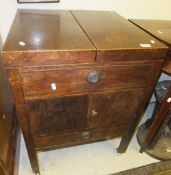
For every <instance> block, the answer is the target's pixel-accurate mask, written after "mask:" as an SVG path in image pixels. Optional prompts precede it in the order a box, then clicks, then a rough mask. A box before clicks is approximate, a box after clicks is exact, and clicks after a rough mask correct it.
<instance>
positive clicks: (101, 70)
mask: <svg viewBox="0 0 171 175" xmlns="http://www.w3.org/2000/svg"><path fill="white" fill-rule="evenodd" d="M167 50H168V48H167V47H166V46H165V45H163V44H162V43H160V42H159V41H158V40H156V39H155V38H153V37H152V36H150V35H149V34H147V33H146V32H144V31H142V30H141V29H139V28H137V27H136V26H134V25H133V24H131V23H130V22H128V21H127V20H125V19H124V18H122V17H121V16H119V15H117V14H116V13H114V12H98V11H48V10H18V12H17V14H16V17H15V19H14V22H13V25H12V28H11V30H10V32H9V35H8V37H7V40H6V42H5V44H4V47H3V51H2V55H3V62H4V65H5V67H6V71H7V74H8V78H9V82H10V86H11V89H12V93H13V98H14V101H15V106H16V109H17V113H18V119H19V122H20V126H21V128H22V132H23V135H24V139H25V143H26V147H27V151H28V155H29V158H30V162H31V166H32V170H33V172H34V173H36V174H39V173H40V171H39V166H38V159H37V152H38V151H45V150H50V149H56V148H63V147H68V146H73V145H80V144H86V143H91V142H96V141H102V140H107V139H111V138H115V137H122V139H121V143H120V146H119V147H118V149H117V151H118V152H119V153H124V152H125V151H126V149H127V147H128V145H129V142H130V140H131V138H132V136H133V133H134V131H135V129H136V127H137V124H138V122H139V120H140V118H141V114H142V113H143V112H144V110H145V108H146V106H147V103H148V101H149V99H150V97H151V94H152V92H153V88H154V86H155V83H156V81H157V79H158V77H159V75H160V70H161V67H162V64H163V62H164V59H165V56H166V54H167Z"/></svg>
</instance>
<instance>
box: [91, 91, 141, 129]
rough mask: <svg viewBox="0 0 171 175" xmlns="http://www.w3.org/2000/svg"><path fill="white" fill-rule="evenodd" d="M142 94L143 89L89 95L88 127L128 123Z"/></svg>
mask: <svg viewBox="0 0 171 175" xmlns="http://www.w3.org/2000/svg"><path fill="white" fill-rule="evenodd" d="M143 96H144V91H143V90H128V91H120V92H108V93H97V94H93V95H89V109H88V127H89V128H98V127H108V126H113V127H114V126H117V127H118V126H122V125H128V124H129V125H130V124H131V120H133V118H134V115H135V113H136V110H137V108H138V106H139V103H140V101H141V100H142V99H143Z"/></svg>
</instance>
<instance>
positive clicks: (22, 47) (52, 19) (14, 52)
mask: <svg viewBox="0 0 171 175" xmlns="http://www.w3.org/2000/svg"><path fill="white" fill-rule="evenodd" d="M95 54H96V49H95V48H94V46H93V45H92V43H91V41H90V40H89V39H88V37H87V36H86V34H85V33H84V31H83V30H82V29H81V27H80V26H79V24H78V23H77V21H76V20H75V19H74V17H73V16H72V14H71V13H70V12H69V11H57V10H18V11H17V14H16V17H15V19H14V22H13V24H12V27H11V30H10V32H9V35H8V37H7V40H6V42H5V45H4V47H3V57H4V63H5V64H6V65H8V66H27V65H54V64H68V63H90V62H94V60H95Z"/></svg>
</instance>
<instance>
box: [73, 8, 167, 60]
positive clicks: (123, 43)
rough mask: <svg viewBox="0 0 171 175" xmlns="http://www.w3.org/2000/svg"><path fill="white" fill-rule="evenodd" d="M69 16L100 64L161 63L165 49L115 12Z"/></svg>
mask: <svg viewBox="0 0 171 175" xmlns="http://www.w3.org/2000/svg"><path fill="white" fill-rule="evenodd" d="M72 13H73V15H74V16H75V18H76V19H77V21H78V23H79V24H80V25H81V26H82V28H83V29H84V31H85V32H86V33H87V35H88V36H89V38H90V40H91V41H92V42H93V43H94V45H95V47H96V48H97V50H98V53H97V60H99V61H108V60H110V61H111V60H112V61H117V60H122V59H123V60H132V59H133V60H141V59H142V58H143V59H144V58H145V59H149V58H150V59H153V58H154V59H161V58H162V59H163V57H164V55H165V54H166V51H167V47H166V46H164V45H163V44H162V43H160V42H159V41H158V40H156V39H155V38H154V37H152V36H150V35H149V34H147V33H146V32H144V31H142V30H141V29H139V28H137V27H136V26H134V25H133V24H131V23H130V22H129V21H127V20H126V19H124V18H122V17H121V16H119V15H118V14H116V13H115V12H102V11H101V12H99V11H72ZM161 54H163V56H161Z"/></svg>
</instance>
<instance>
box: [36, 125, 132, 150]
mask: <svg viewBox="0 0 171 175" xmlns="http://www.w3.org/2000/svg"><path fill="white" fill-rule="evenodd" d="M129 128H130V125H123V126H118V127H116V126H115V127H110V128H97V129H91V130H83V131H79V132H73V133H68V134H54V135H49V136H37V137H34V142H35V147H36V150H38V151H46V150H50V149H56V148H64V147H69V146H74V145H81V144H85V143H92V142H97V141H102V140H108V139H111V138H114V137H120V136H124V135H127V133H128V130H129Z"/></svg>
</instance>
